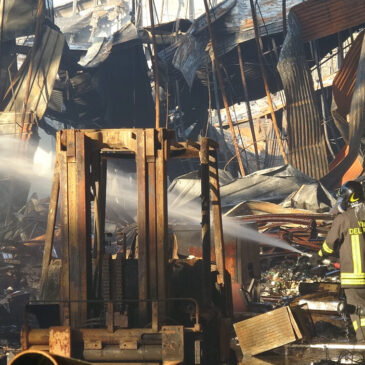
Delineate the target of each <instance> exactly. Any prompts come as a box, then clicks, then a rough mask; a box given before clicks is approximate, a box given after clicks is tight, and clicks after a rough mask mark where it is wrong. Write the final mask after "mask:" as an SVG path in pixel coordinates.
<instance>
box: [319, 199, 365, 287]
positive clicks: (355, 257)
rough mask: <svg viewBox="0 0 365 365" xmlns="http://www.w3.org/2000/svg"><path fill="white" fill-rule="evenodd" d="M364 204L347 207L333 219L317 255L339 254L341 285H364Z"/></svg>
mask: <svg viewBox="0 0 365 365" xmlns="http://www.w3.org/2000/svg"><path fill="white" fill-rule="evenodd" d="M364 237H365V204H364V203H360V204H359V205H357V206H356V207H353V208H348V209H347V210H346V211H345V212H344V213H342V214H339V215H338V216H337V217H336V218H335V219H334V221H333V223H332V226H331V229H330V231H329V232H328V235H327V237H326V240H325V241H324V242H323V245H322V248H321V249H320V250H319V252H318V255H319V256H331V255H336V254H337V255H338V254H339V256H340V265H341V286H342V287H343V288H363V287H365V238H364Z"/></svg>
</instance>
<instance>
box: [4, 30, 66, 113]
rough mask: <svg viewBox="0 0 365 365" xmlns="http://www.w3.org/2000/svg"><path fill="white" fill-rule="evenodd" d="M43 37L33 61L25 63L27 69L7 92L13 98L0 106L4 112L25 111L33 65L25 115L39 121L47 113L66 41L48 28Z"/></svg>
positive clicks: (23, 70) (20, 73)
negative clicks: (30, 63) (33, 116)
mask: <svg viewBox="0 0 365 365" xmlns="http://www.w3.org/2000/svg"><path fill="white" fill-rule="evenodd" d="M41 34H42V38H41V40H40V44H39V45H38V47H37V49H36V52H35V54H34V57H32V59H31V60H30V58H31V56H30V55H28V56H27V60H26V61H25V64H26V65H27V67H22V68H21V69H20V71H19V74H18V80H17V82H16V83H15V85H14V86H13V87H12V88H11V89H10V90H8V94H9V95H11V97H10V98H6V99H5V100H4V101H3V102H2V104H1V108H2V109H3V110H4V111H5V112H21V111H22V110H23V105H24V102H25V100H26V94H27V92H28V90H27V88H28V73H29V72H28V70H29V68H28V67H29V62H30V61H31V62H32V63H33V67H32V75H31V81H30V83H29V85H30V88H29V98H28V101H27V105H26V112H34V113H35V114H36V116H37V118H39V119H40V118H42V117H43V114H44V112H45V111H46V108H47V104H48V101H49V98H50V96H51V93H52V90H53V85H54V82H55V79H56V76H57V72H58V67H59V64H60V61H61V56H62V51H63V47H64V44H65V37H64V35H63V34H61V33H60V32H58V31H56V30H54V29H52V28H50V27H48V26H45V27H44V28H43V30H42V33H41ZM13 90H14V92H13ZM9 99H10V100H9Z"/></svg>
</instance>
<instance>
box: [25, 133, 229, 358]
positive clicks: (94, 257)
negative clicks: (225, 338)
mask: <svg viewBox="0 0 365 365" xmlns="http://www.w3.org/2000/svg"><path fill="white" fill-rule="evenodd" d="M217 147H218V146H217V144H216V143H215V142H214V141H212V140H210V139H208V138H202V139H201V143H195V142H189V141H187V142H184V143H181V142H179V143H177V142H176V141H175V139H174V132H173V131H169V130H167V129H163V128H159V129H152V128H151V129H102V130H63V131H60V132H58V133H57V146H56V150H57V154H56V166H55V171H54V177H53V184H52V192H51V200H50V208H49V216H48V226H47V232H46V243H45V249H44V256H43V267H42V278H41V292H42V297H43V299H44V300H45V302H47V301H50V302H52V301H53V302H54V303H58V304H59V308H60V324H61V327H50V328H43V329H30V328H29V327H27V326H25V327H24V329H23V332H22V347H23V349H24V350H25V349H32V348H34V347H37V346H38V347H39V346H45V347H46V349H48V350H49V351H50V352H51V353H52V352H53V353H55V354H56V355H61V356H71V355H73V354H74V353H75V348H76V347H77V346H76V347H75V343H77V344H80V343H81V345H82V346H81V347H82V348H83V353H82V355H81V356H79V357H82V358H84V359H86V360H89V361H141V363H143V362H145V361H157V362H156V364H157V363H163V364H165V363H166V364H167V363H168V361H173V362H172V363H174V364H178V363H183V361H184V347H185V346H184V334H186V332H190V333H196V334H199V333H200V334H204V328H203V327H204V325H203V326H202V323H201V321H200V317H201V312H202V311H203V312H204V308H212V299H211V277H212V276H211V242H210V208H211V213H212V221H213V224H214V232H213V237H214V238H213V239H214V250H215V258H216V260H215V261H216V271H217V280H216V281H217V283H216V287H217V288H219V291H220V292H221V293H222V297H223V300H222V301H221V303H222V308H221V311H220V314H219V315H217V318H218V317H219V318H222V319H225V323H227V321H226V318H227V316H229V315H230V313H231V309H230V308H231V302H230V295H228V290H227V276H226V275H225V257H224V243H223V230H222V216H221V207H220V194H219V181H218V167H217V152H216V148H217ZM109 158H135V161H136V172H137V204H138V206H137V229H138V291H139V292H138V300H136V301H135V302H138V328H128V320H127V322H126V324H125V325H121V323H122V322H123V321H120V320H119V319H120V318H117V315H118V313H116V312H115V310H114V305H115V303H113V301H112V300H110V299H107V298H102V299H104V301H108V303H107V305H106V308H107V310H106V328H87V327H85V324H86V323H87V321H88V319H89V317H90V316H91V312H92V310H93V305H95V303H96V302H97V301H98V299H100V293H101V290H100V286H101V284H100V283H101V271H102V270H101V264H102V259H103V250H104V226H105V201H106V161H107V159H109ZM171 158H199V159H200V163H201V181H202V251H203V270H202V275H201V278H200V279H201V289H202V291H203V292H204V293H205V294H204V300H203V303H198V302H197V301H196V300H195V299H193V298H170V297H169V295H168V284H169V283H168V281H169V278H167V267H168V260H169V257H167V252H168V247H167V245H168V219H167V217H168V212H167V174H166V163H167V161H168V160H169V159H171ZM121 189H123V187H121ZM92 202H93V211H94V215H93V216H94V224H93V225H92V224H91V203H92ZM58 208H59V217H60V224H61V236H62V245H61V270H60V275H59V277H60V285H59V288H60V289H59V298H49V296H48V297H47V294H46V292H47V290H46V287H47V286H49V285H50V281H51V280H52V279H51V273H50V268H51V263H52V261H53V260H54V259H53V258H52V252H53V243H54V242H53V241H54V231H55V223H56V215H57V211H58ZM92 226H93V230H92ZM92 234H94V242H93V244H92V242H91V237H92ZM92 247H93V250H92ZM58 260H59V259H58ZM228 285H229V283H228ZM105 299H107V300H105ZM181 300H185V301H190V302H193V304H194V306H195V315H194V318H195V324H194V325H193V326H191V327H190V328H187V327H184V326H182V325H179V324H178V325H174V326H169V325H166V323H164V318H166V317H167V315H168V312H169V303H170V302H176V301H181ZM199 305H200V306H201V307H200V308H199ZM224 317H226V318H224ZM218 322H219V320H218ZM218 327H219V326H218ZM71 333H72V336H71ZM145 335H150V336H152V337H153V336H155V337H156V338H160V343H159V344H158V346H155V345H148V344H142V343H141V338H142V337H143V336H145ZM216 335H217V337H219V334H218V333H217V334H216ZM203 337H204V335H203ZM203 337H202V336H200V338H203ZM60 339H62V340H60ZM60 343H63V345H62V346H60ZM194 347H195V350H194ZM60 348H62V349H63V350H61V351H60V350H59V349H60ZM185 351H186V349H185ZM192 351H195V354H194V356H195V358H196V361H200V360H199V357H200V340H199V341H198V342H197V341H195V344H194V345H193V350H192ZM228 352H229V351H228ZM224 353H225V354H227V349H224V350H223V351H221V353H220V357H221V359H224V357H225V356H226V355H225V354H224ZM217 361H218V359H217ZM172 363H171V364H172ZM196 363H200V362H196Z"/></svg>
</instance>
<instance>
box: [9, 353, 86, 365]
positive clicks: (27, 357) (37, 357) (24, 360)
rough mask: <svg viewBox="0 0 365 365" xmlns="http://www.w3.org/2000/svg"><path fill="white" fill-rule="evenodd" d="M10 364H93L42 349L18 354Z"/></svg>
mask: <svg viewBox="0 0 365 365" xmlns="http://www.w3.org/2000/svg"><path fill="white" fill-rule="evenodd" d="M9 365H91V364H90V363H89V362H86V361H81V360H77V359H72V358H66V357H63V356H58V355H54V354H50V353H48V352H45V351H40V350H27V351H22V352H20V353H19V354H17V355H16V356H15V357H14V358H13V359H12V360H11V361H10V364H9Z"/></svg>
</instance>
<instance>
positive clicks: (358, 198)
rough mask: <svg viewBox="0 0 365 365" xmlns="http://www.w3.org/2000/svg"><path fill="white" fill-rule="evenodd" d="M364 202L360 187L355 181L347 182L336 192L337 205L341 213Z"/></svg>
mask: <svg viewBox="0 0 365 365" xmlns="http://www.w3.org/2000/svg"><path fill="white" fill-rule="evenodd" d="M364 200H365V199H364V191H363V189H362V185H361V183H359V182H357V181H347V182H346V183H345V184H343V185H342V186H341V188H340V189H339V191H338V205H339V206H340V207H341V209H342V210H343V211H345V210H346V209H347V208H348V207H352V206H354V205H357V204H358V203H360V202H363V201H364Z"/></svg>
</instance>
